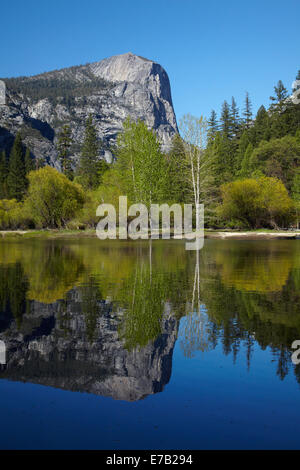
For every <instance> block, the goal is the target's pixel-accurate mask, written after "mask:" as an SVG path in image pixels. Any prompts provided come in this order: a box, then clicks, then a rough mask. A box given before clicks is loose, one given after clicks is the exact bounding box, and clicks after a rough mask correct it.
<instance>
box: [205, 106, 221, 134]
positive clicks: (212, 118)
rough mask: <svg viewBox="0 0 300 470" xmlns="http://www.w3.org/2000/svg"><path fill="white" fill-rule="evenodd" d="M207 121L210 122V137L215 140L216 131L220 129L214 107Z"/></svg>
mask: <svg viewBox="0 0 300 470" xmlns="http://www.w3.org/2000/svg"><path fill="white" fill-rule="evenodd" d="M207 123H208V131H207V134H208V139H209V140H213V139H214V138H215V135H216V133H217V132H218V130H219V124H218V118H217V113H216V111H215V110H214V109H212V111H211V114H210V117H209V119H208V121H207Z"/></svg>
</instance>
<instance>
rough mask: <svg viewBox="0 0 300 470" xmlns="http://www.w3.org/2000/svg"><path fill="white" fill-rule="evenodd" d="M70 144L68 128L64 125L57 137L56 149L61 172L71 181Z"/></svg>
mask: <svg viewBox="0 0 300 470" xmlns="http://www.w3.org/2000/svg"><path fill="white" fill-rule="evenodd" d="M72 142H73V141H72V137H71V129H70V126H69V125H67V124H65V125H64V126H63V128H62V130H61V132H60V134H59V137H58V142H57V149H58V158H59V161H60V165H61V169H62V172H63V174H64V175H66V176H67V177H68V178H69V179H71V180H72V179H73V169H72V162H71V159H70V149H71V145H72Z"/></svg>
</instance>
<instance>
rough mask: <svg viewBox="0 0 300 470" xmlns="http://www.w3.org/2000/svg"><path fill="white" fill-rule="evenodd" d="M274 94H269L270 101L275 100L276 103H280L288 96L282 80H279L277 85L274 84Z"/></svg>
mask: <svg viewBox="0 0 300 470" xmlns="http://www.w3.org/2000/svg"><path fill="white" fill-rule="evenodd" d="M274 91H275V96H270V100H271V101H276V102H277V103H281V102H282V101H284V100H285V99H286V98H287V97H288V91H287V89H286V88H285V86H284V85H283V83H282V81H281V80H279V81H278V83H277V86H276V85H275V86H274Z"/></svg>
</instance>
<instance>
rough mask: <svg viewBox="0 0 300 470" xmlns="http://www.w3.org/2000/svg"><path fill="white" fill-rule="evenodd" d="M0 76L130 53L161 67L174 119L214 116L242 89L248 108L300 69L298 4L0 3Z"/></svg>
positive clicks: (159, 0)
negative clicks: (166, 78) (187, 115)
mask: <svg viewBox="0 0 300 470" xmlns="http://www.w3.org/2000/svg"><path fill="white" fill-rule="evenodd" d="M0 15H1V29H0V38H1V54H0V57H1V58H0V76H2V77H11V76H19V75H33V74H36V73H40V72H44V71H48V70H52V69H57V68H62V67H68V66H71V65H78V64H83V63H86V62H93V61H98V60H101V59H103V58H104V57H109V56H111V55H114V54H122V53H125V52H133V53H135V54H138V55H142V56H144V57H147V58H149V59H152V60H155V61H156V62H159V63H160V64H161V65H162V66H163V67H164V68H165V69H166V71H167V73H168V75H169V78H170V81H171V88H172V96H173V104H174V107H175V112H176V115H177V119H178V120H179V119H180V117H181V116H182V115H183V114H184V113H187V112H190V113H192V114H194V115H200V114H204V115H208V114H209V113H210V110H211V109H212V108H214V109H216V111H218V112H219V111H220V108H221V104H222V102H223V101H224V100H225V99H226V100H228V101H230V100H231V96H232V95H234V96H235V98H236V100H237V101H238V105H239V107H240V108H241V107H243V100H244V94H245V91H246V90H247V91H248V92H249V93H250V97H251V99H252V102H253V107H254V109H255V110H256V109H257V108H258V107H259V105H260V104H265V105H268V103H269V100H268V98H269V96H270V95H271V94H272V92H273V86H274V84H275V83H276V82H277V81H278V80H279V79H281V80H282V81H283V82H284V84H285V85H286V87H288V88H290V87H291V84H292V82H293V80H294V79H295V76H296V73H297V70H298V69H300V41H299V30H300V27H299V24H300V23H299V21H300V20H299V17H300V2H299V0H286V1H278V0H251V1H243V0H239V1H237V0H227V1H226V0H224V1H220V0H215V1H212V0H210V1H205V2H204V1H202V0H112V1H107V0H106V1H102V0H84V1H83V0H81V1H78V0H60V1H58V0H51V1H50V0H43V1H42V0H26V1H24V0H22V1H21V0H14V1H11V2H5V3H4V2H1V6H0Z"/></svg>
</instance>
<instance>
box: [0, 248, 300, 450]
mask: <svg viewBox="0 0 300 470" xmlns="http://www.w3.org/2000/svg"><path fill="white" fill-rule="evenodd" d="M198 255H199V256H197V253H196V252H188V251H186V250H185V245H184V243H183V242H180V241H174V240H170V241H161V240H157V241H153V242H152V244H150V243H149V242H146V241H145V242H138V241H137V242H127V241H124V242H118V241H110V242H100V241H99V240H97V239H82V240H79V241H78V240H74V239H73V240H55V241H49V240H48V241H43V240H27V241H26V240H25V241H24V240H22V241H19V242H15V241H1V242H0V340H2V341H3V342H4V343H5V346H6V365H1V366H0V379H1V380H0V410H1V415H0V416H1V426H0V448H2V449H28V448H30V449H75V448H79V449H249V448H250V449H259V448H263V449H275V448H279V449H283V448H290V449H298V448H300V438H299V432H298V428H299V422H300V365H299V366H297V365H296V366H295V365H294V364H293V362H292V360H291V354H292V352H293V350H292V349H291V344H292V342H293V341H294V340H296V339H299V340H300V241H298V240H293V241H292V240H289V241H284V240H278V241H227V240H226V241H224V240H220V241H219V240H208V241H206V243H205V247H204V249H203V250H201V251H200V253H198Z"/></svg>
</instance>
